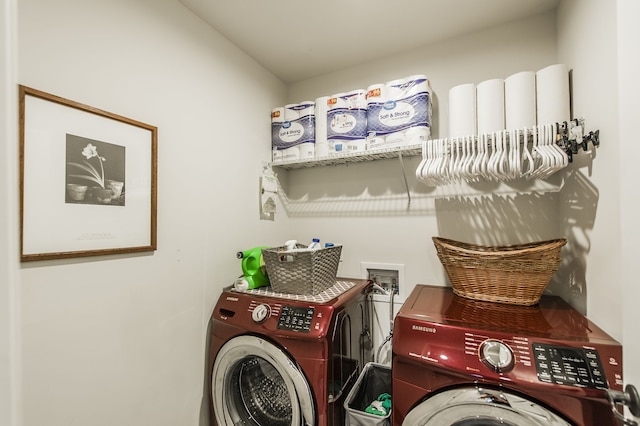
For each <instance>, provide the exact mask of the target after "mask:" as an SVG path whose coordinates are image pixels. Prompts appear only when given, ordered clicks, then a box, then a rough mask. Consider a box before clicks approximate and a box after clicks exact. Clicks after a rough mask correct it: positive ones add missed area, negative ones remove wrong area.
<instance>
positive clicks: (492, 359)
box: [480, 339, 514, 373]
mask: <svg viewBox="0 0 640 426" xmlns="http://www.w3.org/2000/svg"><path fill="white" fill-rule="evenodd" d="M480 359H481V360H482V362H483V363H484V364H485V365H486V366H487V367H489V368H491V369H492V370H494V371H496V372H498V373H501V372H503V371H509V370H511V369H512V368H513V364H514V357H513V352H512V351H511V348H510V347H509V346H507V345H506V344H504V343H502V342H501V341H499V340H493V339H488V340H485V341H484V342H482V345H481V346H480Z"/></svg>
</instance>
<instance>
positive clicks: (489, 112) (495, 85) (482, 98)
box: [476, 78, 504, 135]
mask: <svg viewBox="0 0 640 426" xmlns="http://www.w3.org/2000/svg"><path fill="white" fill-rule="evenodd" d="M476 117H477V120H478V122H477V125H478V134H481V135H482V134H485V133H491V132H496V131H498V130H504V80H502V79H499V78H494V79H491V80H485V81H483V82H482V83H479V84H478V86H477V87H476Z"/></svg>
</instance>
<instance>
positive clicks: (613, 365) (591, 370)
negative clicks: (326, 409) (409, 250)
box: [392, 285, 638, 426]
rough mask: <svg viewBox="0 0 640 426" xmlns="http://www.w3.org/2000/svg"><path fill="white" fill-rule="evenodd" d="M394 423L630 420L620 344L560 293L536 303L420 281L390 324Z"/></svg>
mask: <svg viewBox="0 0 640 426" xmlns="http://www.w3.org/2000/svg"><path fill="white" fill-rule="evenodd" d="M392 347H393V355H392V365H393V368H392V392H393V411H392V413H393V425H394V426H400V425H409V426H427V425H428V426H444V425H455V426H477V425H484V426H489V425H503V426H504V425H508V426H515V425H518V426H532V425H536V426H542V425H545V426H547V425H562V426H570V425H575V426H578V425H579V426H606V425H617V424H623V423H622V422H626V423H624V424H635V422H634V421H633V420H630V419H624V417H623V410H621V408H622V407H621V404H626V405H629V406H630V410H632V413H633V414H634V415H636V416H637V415H638V414H637V412H638V394H637V391H636V390H635V388H634V387H633V386H631V385H628V386H627V388H626V389H625V391H624V392H623V390H622V386H623V379H622V347H621V345H620V344H619V343H618V342H617V341H615V340H614V339H613V338H611V337H610V336H609V335H607V334H606V333H605V332H604V331H603V330H601V329H600V328H598V327H597V326H596V325H595V324H593V323H592V322H591V321H589V320H588V319H587V318H586V317H584V316H583V315H582V314H580V313H579V312H578V311H576V310H575V309H573V308H572V307H571V306H569V305H568V304H567V303H565V302H564V301H563V300H562V299H561V298H559V297H557V296H543V297H542V299H541V300H540V302H539V303H538V304H537V305H535V306H516V305H505V304H499V303H491V302H481V301H475V300H470V299H466V298H463V297H460V296H456V295H455V294H453V292H452V290H451V288H449V287H437V286H426V285H418V286H416V288H415V289H414V290H413V292H412V293H411V295H410V296H409V298H407V300H406V302H405V303H404V304H403V306H402V308H401V309H400V310H399V312H398V315H397V316H396V318H395V321H394V332H393V345H392Z"/></svg>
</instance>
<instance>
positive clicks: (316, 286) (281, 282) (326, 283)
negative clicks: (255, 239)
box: [262, 244, 342, 295]
mask: <svg viewBox="0 0 640 426" xmlns="http://www.w3.org/2000/svg"><path fill="white" fill-rule="evenodd" d="M304 247H306V246H303V245H300V244H298V245H296V248H304ZM286 250H287V248H286V247H284V246H283V247H273V248H268V249H263V250H262V256H263V258H264V263H265V266H266V267H267V275H268V276H269V282H270V283H271V288H272V289H273V291H276V292H280V293H291V294H301V295H316V294H319V293H322V292H323V291H324V290H326V289H328V288H329V287H332V286H333V285H335V283H336V274H337V272H338V264H339V263H340V254H341V252H342V246H340V245H336V246H333V247H326V248H321V249H317V250H309V251H300V252H287V251H286Z"/></svg>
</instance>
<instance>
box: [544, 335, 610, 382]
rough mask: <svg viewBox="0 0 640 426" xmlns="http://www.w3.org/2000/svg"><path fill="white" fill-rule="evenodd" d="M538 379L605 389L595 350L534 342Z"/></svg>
mask: <svg viewBox="0 0 640 426" xmlns="http://www.w3.org/2000/svg"><path fill="white" fill-rule="evenodd" d="M533 356H534V359H535V364H536V372H537V374H538V380H540V381H541V382H545V383H555V384H559V385H567V386H581V387H589V388H597V389H608V385H607V379H606V378H605V375H604V369H603V368H602V362H601V361H600V356H599V355H598V351H596V350H595V349H588V348H581V349H580V348H570V347H562V346H552V345H543V344H540V343H534V344H533Z"/></svg>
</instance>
